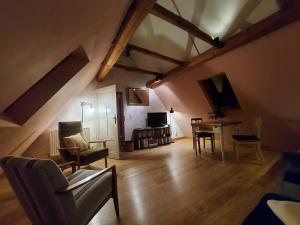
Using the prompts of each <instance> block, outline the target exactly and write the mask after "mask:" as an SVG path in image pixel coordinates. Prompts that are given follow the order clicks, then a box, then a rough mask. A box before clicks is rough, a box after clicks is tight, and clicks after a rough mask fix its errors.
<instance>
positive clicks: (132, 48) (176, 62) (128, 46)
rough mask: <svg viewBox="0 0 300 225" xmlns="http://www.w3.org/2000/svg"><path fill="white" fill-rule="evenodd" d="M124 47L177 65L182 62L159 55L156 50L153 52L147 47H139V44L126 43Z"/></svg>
mask: <svg viewBox="0 0 300 225" xmlns="http://www.w3.org/2000/svg"><path fill="white" fill-rule="evenodd" d="M126 49H127V50H129V51H137V52H141V53H143V54H145V55H149V56H153V57H156V58H159V59H162V60H165V61H168V62H170V63H174V64H177V65H182V64H183V61H180V60H178V59H174V58H171V57H169V56H165V55H161V54H159V53H157V52H153V51H151V50H149V49H145V48H142V47H139V46H136V45H132V44H128V45H127V47H126Z"/></svg>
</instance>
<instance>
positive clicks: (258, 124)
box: [255, 117, 262, 138]
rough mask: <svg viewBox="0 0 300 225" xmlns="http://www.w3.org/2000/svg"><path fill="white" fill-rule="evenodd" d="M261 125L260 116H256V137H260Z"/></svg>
mask: <svg viewBox="0 0 300 225" xmlns="http://www.w3.org/2000/svg"><path fill="white" fill-rule="evenodd" d="M261 126H262V121H261V117H257V118H256V120H255V129H256V136H257V137H258V138H261Z"/></svg>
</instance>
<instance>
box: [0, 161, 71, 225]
mask: <svg viewBox="0 0 300 225" xmlns="http://www.w3.org/2000/svg"><path fill="white" fill-rule="evenodd" d="M0 164H1V167H2V168H3V170H4V173H5V175H6V177H7V179H8V181H9V183H10V184H11V186H12V188H13V190H14V191H15V193H16V195H17V197H18V199H19V201H20V203H21V205H22V206H23V208H24V210H25V212H26V213H27V215H28V217H29V219H30V220H31V222H32V224H34V225H38V224H39V225H50V224H61V225H66V224H72V223H73V221H72V216H71V215H72V214H74V213H75V212H76V206H75V200H74V198H73V194H72V193H67V194H63V195H57V194H56V193H55V192H56V191H58V190H60V189H62V188H66V187H67V186H68V185H69V182H68V181H67V179H66V178H65V176H64V175H63V174H62V172H61V170H60V169H59V168H58V166H57V165H56V163H55V162H53V161H52V160H37V159H32V158H24V157H13V156H10V157H4V158H2V159H1V160H0Z"/></svg>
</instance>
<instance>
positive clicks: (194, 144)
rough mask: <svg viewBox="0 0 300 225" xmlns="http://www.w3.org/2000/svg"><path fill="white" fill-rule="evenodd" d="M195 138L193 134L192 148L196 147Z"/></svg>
mask: <svg viewBox="0 0 300 225" xmlns="http://www.w3.org/2000/svg"><path fill="white" fill-rule="evenodd" d="M196 148H197V147H196V138H195V135H194V134H193V149H196Z"/></svg>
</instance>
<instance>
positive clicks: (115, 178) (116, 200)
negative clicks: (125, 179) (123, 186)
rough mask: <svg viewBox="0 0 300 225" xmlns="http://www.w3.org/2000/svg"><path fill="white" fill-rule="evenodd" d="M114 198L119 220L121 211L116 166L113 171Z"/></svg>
mask: <svg viewBox="0 0 300 225" xmlns="http://www.w3.org/2000/svg"><path fill="white" fill-rule="evenodd" d="M112 177H113V179H112V182H113V183H112V185H113V187H112V198H113V201H114V206H115V212H116V216H117V218H118V219H119V218H120V211H119V198H118V184H117V173H116V167H115V166H114V167H113V169H112Z"/></svg>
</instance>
